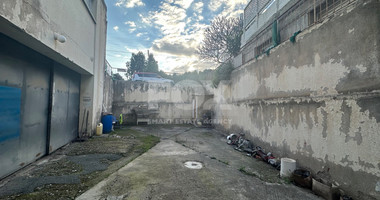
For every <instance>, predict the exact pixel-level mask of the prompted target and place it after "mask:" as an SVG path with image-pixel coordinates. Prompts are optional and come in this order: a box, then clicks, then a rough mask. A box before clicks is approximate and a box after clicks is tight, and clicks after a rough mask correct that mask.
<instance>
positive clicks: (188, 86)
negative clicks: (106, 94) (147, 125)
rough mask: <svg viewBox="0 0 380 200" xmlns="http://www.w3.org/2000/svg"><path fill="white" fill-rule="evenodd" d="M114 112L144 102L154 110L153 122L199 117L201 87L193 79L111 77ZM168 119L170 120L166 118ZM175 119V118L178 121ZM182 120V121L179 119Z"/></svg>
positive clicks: (200, 110)
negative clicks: (164, 80) (161, 80)
mask: <svg viewBox="0 0 380 200" xmlns="http://www.w3.org/2000/svg"><path fill="white" fill-rule="evenodd" d="M113 88H114V96H113V108H112V109H113V114H114V115H115V116H119V115H120V114H121V113H122V114H131V113H132V112H133V111H132V110H135V109H136V108H137V107H139V106H140V107H141V106H147V107H148V109H149V110H151V111H156V113H157V115H155V117H153V118H152V119H160V120H161V121H153V123H175V122H174V121H173V120H179V119H184V120H192V119H195V118H197V117H198V118H199V117H201V113H202V111H203V103H204V102H205V96H204V95H205V94H206V93H207V91H206V90H205V89H204V87H203V86H202V85H201V84H200V83H197V82H195V81H183V82H180V83H177V84H175V85H172V84H171V83H147V82H132V81H114V86H113ZM168 120H169V121H170V122H168ZM177 122H178V121H177ZM178 123H182V122H178Z"/></svg>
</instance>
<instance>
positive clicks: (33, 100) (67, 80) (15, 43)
mask: <svg viewBox="0 0 380 200" xmlns="http://www.w3.org/2000/svg"><path fill="white" fill-rule="evenodd" d="M106 26H107V18H106V5H105V2H104V1H103V0H68V1H66V0H65V1H50V0H2V1H1V2H0V103H1V107H0V119H1V122H0V169H1V171H0V178H1V177H4V176H6V175H8V174H10V173H12V172H14V171H15V170H18V169H19V168H21V167H23V166H25V165H27V164H29V163H31V162H33V161H34V160H36V159H38V158H40V157H41V156H44V155H46V154H49V153H50V152H52V151H54V150H56V149H57V148H60V147H61V146H63V145H65V144H67V143H69V142H70V141H72V140H74V139H75V138H77V137H78V136H81V135H83V134H87V135H89V134H91V133H92V132H93V131H94V129H95V128H96V124H97V122H99V121H100V115H101V112H102V106H103V81H104V71H105V70H104V65H105V46H106Z"/></svg>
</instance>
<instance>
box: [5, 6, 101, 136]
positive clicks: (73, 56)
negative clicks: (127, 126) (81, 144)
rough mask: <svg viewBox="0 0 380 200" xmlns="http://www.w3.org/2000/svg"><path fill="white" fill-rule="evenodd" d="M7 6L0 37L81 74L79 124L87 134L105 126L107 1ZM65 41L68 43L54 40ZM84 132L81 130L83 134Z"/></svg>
mask: <svg viewBox="0 0 380 200" xmlns="http://www.w3.org/2000/svg"><path fill="white" fill-rule="evenodd" d="M91 2H92V4H93V6H92V7H91V8H89V7H87V5H86V3H85V1H84V0H77V1H49V0H3V1H1V3H0V27H1V28H0V32H1V33H3V34H5V35H7V36H9V37H11V38H12V39H14V40H16V41H18V42H20V43H22V44H23V45H25V46H27V47H29V48H31V49H33V50H35V51H36V52H39V53H41V54H42V55H44V56H46V57H48V58H49V59H52V60H53V61H55V62H57V63H59V64H62V65H63V66H65V67H66V68H69V69H71V70H74V71H75V72H78V73H80V74H81V83H80V117H79V119H80V120H79V124H82V122H83V120H85V119H86V117H85V116H84V113H86V112H87V111H88V112H89V117H88V121H87V122H85V124H86V126H84V127H87V132H88V134H91V133H92V132H94V130H95V127H96V124H97V122H99V121H100V117H101V112H102V105H103V78H104V65H105V47H106V30H107V29H106V27H107V16H106V12H107V8H106V5H105V2H104V0H94V1H91ZM55 33H57V34H59V35H63V36H64V37H65V38H66V42H64V43H60V42H58V41H56V40H55V39H54V34H55ZM83 131H84V130H80V132H83Z"/></svg>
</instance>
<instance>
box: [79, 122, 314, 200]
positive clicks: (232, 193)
mask: <svg viewBox="0 0 380 200" xmlns="http://www.w3.org/2000/svg"><path fill="white" fill-rule="evenodd" d="M138 129H139V130H140V131H147V132H148V131H151V130H152V128H151V127H145V128H144V127H143V128H141V127H138ZM182 129H183V130H182ZM162 130H165V129H160V128H157V127H155V128H154V131H153V132H152V133H153V134H155V135H159V136H165V138H168V139H165V140H161V142H160V143H159V144H157V145H156V146H155V147H153V148H152V149H150V150H149V151H148V152H146V153H145V154H143V155H142V156H140V157H138V158H136V159H135V160H134V161H132V162H130V163H129V164H128V165H126V166H124V167H123V168H121V169H119V170H118V171H117V172H115V173H113V174H112V175H110V176H109V177H108V178H106V179H105V180H103V181H101V182H100V183H98V184H97V185H96V186H94V187H93V188H91V189H90V190H88V191H86V192H85V193H83V194H82V195H81V196H79V197H78V198H77V199H78V200H82V199H320V198H319V197H317V196H315V195H313V194H312V193H311V192H310V191H308V190H305V189H302V188H298V187H296V186H294V185H290V184H284V183H277V182H274V183H269V182H266V181H265V180H261V179H260V178H259V177H254V176H248V175H246V174H243V173H241V172H240V171H239V170H238V168H239V166H247V167H252V168H254V165H253V164H252V165H251V163H254V162H257V163H259V165H260V164H263V162H260V161H256V160H254V159H253V158H250V157H247V156H244V155H242V154H241V153H240V152H237V151H234V150H231V149H232V147H230V146H228V145H227V144H226V143H224V141H223V140H222V138H223V136H222V135H220V134H218V133H217V132H216V131H214V130H207V129H191V130H190V131H189V130H188V128H186V127H183V128H179V129H178V128H177V129H173V130H175V131H170V130H167V129H166V131H162ZM184 130H187V131H186V132H185V131H184ZM229 150H231V151H229ZM210 155H213V156H210ZM234 157H236V158H235V159H233V158H234ZM221 159H225V161H224V162H221V161H222V160H221ZM187 161H196V162H199V163H201V164H202V166H203V167H202V168H201V169H190V168H187V167H186V166H185V165H184V163H185V162H187ZM229 162H231V164H229ZM265 167H266V168H262V169H261V170H260V171H262V170H266V171H269V172H270V173H278V171H276V170H274V171H273V169H271V167H270V166H269V165H265ZM260 171H259V173H260ZM274 176H277V174H274Z"/></svg>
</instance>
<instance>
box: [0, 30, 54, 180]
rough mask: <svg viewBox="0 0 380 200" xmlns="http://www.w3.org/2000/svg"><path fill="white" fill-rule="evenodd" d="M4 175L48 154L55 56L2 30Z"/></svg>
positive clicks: (0, 147) (0, 156) (0, 154)
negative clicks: (53, 60)
mask: <svg viewBox="0 0 380 200" xmlns="http://www.w3.org/2000/svg"><path fill="white" fill-rule="evenodd" d="M0 47H1V48H0V103H1V106H0V169H1V170H0V177H3V176H5V175H7V174H10V173H12V172H14V171H16V170H18V169H19V168H21V167H23V166H25V165H26V164H28V163H30V162H32V161H34V160H36V159H37V158H39V157H41V156H43V155H45V154H46V142H47V140H46V136H47V119H48V117H47V116H48V101H49V81H50V79H49V77H50V66H51V64H52V62H51V60H49V59H47V58H45V57H43V56H41V55H40V54H38V53H36V52H34V51H31V50H30V49H28V48H26V47H25V46H23V45H21V44H19V43H16V42H14V41H13V40H11V39H9V38H8V37H6V36H4V35H1V34H0Z"/></svg>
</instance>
